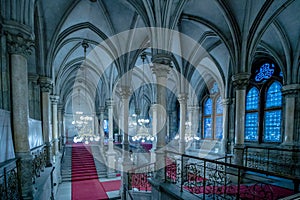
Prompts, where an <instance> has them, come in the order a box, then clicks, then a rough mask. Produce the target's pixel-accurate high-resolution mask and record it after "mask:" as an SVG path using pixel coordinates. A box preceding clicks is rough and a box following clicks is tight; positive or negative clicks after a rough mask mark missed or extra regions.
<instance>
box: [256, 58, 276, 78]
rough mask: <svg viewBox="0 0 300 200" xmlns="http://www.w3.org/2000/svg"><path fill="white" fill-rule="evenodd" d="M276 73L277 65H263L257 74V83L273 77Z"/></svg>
mask: <svg viewBox="0 0 300 200" xmlns="http://www.w3.org/2000/svg"><path fill="white" fill-rule="evenodd" d="M274 71H275V65H274V64H270V63H265V64H263V65H262V66H261V67H260V68H259V71H257V72H256V75H255V81H257V82H261V81H265V80H267V79H269V78H271V77H272V75H273V74H274Z"/></svg>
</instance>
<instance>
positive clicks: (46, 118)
mask: <svg viewBox="0 0 300 200" xmlns="http://www.w3.org/2000/svg"><path fill="white" fill-rule="evenodd" d="M39 82H40V86H41V91H42V95H41V98H42V100H41V103H42V129H43V137H44V143H45V144H46V154H47V156H46V166H47V167H51V166H52V150H51V148H52V147H51V142H50V141H51V138H52V137H51V133H50V97H49V96H50V95H49V94H50V91H51V89H52V80H51V79H50V78H48V77H40V78H39Z"/></svg>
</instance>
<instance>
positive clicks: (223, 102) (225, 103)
mask: <svg viewBox="0 0 300 200" xmlns="http://www.w3.org/2000/svg"><path fill="white" fill-rule="evenodd" d="M232 103H233V101H232V99H231V98H227V99H222V105H224V106H226V105H227V106H228V105H231V104H232Z"/></svg>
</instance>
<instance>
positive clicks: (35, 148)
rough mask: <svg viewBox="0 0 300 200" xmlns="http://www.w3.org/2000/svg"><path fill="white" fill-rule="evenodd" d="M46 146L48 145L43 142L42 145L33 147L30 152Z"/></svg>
mask: <svg viewBox="0 0 300 200" xmlns="http://www.w3.org/2000/svg"><path fill="white" fill-rule="evenodd" d="M45 146H46V145H45V144H42V145H40V146H37V147H33V148H32V149H30V152H33V151H35V150H37V149H41V148H43V147H45Z"/></svg>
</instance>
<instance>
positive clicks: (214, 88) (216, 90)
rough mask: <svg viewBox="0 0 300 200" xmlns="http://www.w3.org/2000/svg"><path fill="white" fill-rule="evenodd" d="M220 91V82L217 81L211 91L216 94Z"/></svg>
mask: <svg viewBox="0 0 300 200" xmlns="http://www.w3.org/2000/svg"><path fill="white" fill-rule="evenodd" d="M218 92H219V87H218V84H217V83H216V82H215V83H214V85H213V87H212V88H211V89H210V93H211V94H215V93H218Z"/></svg>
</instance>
